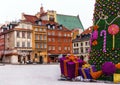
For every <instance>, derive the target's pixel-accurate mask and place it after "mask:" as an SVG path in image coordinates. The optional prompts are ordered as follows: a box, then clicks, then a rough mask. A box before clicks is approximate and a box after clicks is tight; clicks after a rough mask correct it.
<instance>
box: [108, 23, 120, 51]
mask: <svg viewBox="0 0 120 85" xmlns="http://www.w3.org/2000/svg"><path fill="white" fill-rule="evenodd" d="M108 32H109V34H111V35H113V48H112V49H113V50H114V48H115V35H116V34H117V33H118V32H119V26H118V25H116V24H112V25H110V26H109V27H108Z"/></svg>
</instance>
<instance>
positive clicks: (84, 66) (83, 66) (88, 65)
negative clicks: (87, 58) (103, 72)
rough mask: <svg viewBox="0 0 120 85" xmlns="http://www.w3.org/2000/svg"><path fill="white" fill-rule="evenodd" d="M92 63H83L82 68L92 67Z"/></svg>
mask: <svg viewBox="0 0 120 85" xmlns="http://www.w3.org/2000/svg"><path fill="white" fill-rule="evenodd" d="M90 66H91V65H90V64H85V65H82V68H90Z"/></svg>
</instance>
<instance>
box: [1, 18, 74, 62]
mask: <svg viewBox="0 0 120 85" xmlns="http://www.w3.org/2000/svg"><path fill="white" fill-rule="evenodd" d="M38 22H40V23H42V24H39V23H38ZM47 23H48V24H47ZM0 30H1V33H0V41H1V44H0V56H1V61H3V62H6V63H26V62H27V61H32V62H37V63H47V62H49V58H55V57H58V56H59V55H60V54H64V55H66V54H68V53H69V54H71V53H72V37H71V31H70V30H68V29H67V28H65V27H64V26H62V25H59V24H57V23H55V22H50V21H45V22H44V21H41V20H39V21H37V22H35V23H34V24H33V23H30V22H26V21H24V20H22V21H21V22H18V23H10V24H9V25H7V26H2V27H1V29H0ZM52 60H54V59H52Z"/></svg>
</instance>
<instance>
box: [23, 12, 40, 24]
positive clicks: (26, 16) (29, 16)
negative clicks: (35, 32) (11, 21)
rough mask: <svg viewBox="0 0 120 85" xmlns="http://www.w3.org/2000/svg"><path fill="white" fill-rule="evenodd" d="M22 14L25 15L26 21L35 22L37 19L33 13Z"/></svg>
mask: <svg viewBox="0 0 120 85" xmlns="http://www.w3.org/2000/svg"><path fill="white" fill-rule="evenodd" d="M23 16H24V17H25V20H24V21H27V22H31V23H35V21H36V20H38V18H37V17H36V16H33V15H26V14H24V15H23Z"/></svg>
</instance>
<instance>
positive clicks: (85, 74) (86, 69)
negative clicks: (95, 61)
mask: <svg viewBox="0 0 120 85" xmlns="http://www.w3.org/2000/svg"><path fill="white" fill-rule="evenodd" d="M78 70H79V75H81V76H82V77H83V78H84V79H92V77H91V75H90V71H93V72H96V68H95V65H91V66H89V67H81V68H79V69H78Z"/></svg>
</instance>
